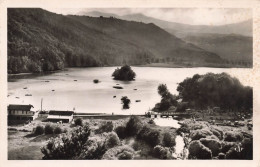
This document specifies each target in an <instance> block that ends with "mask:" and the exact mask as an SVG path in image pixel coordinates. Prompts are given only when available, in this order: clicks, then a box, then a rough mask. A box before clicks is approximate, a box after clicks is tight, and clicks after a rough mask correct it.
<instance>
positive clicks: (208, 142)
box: [200, 138, 221, 156]
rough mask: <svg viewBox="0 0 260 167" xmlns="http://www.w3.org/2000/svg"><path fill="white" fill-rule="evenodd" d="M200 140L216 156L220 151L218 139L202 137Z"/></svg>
mask: <svg viewBox="0 0 260 167" xmlns="http://www.w3.org/2000/svg"><path fill="white" fill-rule="evenodd" d="M200 142H201V143H202V144H203V145H204V146H206V147H208V148H209V149H210V150H211V152H212V155H213V156H217V155H218V153H219V152H220V151H221V143H220V142H219V141H218V140H214V139H205V138H202V139H200Z"/></svg>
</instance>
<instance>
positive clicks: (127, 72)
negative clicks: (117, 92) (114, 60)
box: [112, 65, 136, 81]
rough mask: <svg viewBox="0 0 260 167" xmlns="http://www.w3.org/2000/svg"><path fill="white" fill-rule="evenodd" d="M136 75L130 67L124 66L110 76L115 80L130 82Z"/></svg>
mask: <svg viewBox="0 0 260 167" xmlns="http://www.w3.org/2000/svg"><path fill="white" fill-rule="evenodd" d="M135 76H136V74H135V72H134V71H133V70H132V69H131V67H130V66H128V65H124V66H122V67H121V68H120V69H119V68H117V69H115V71H114V72H113V74H112V77H114V79H115V80H123V81H131V80H134V78H135Z"/></svg>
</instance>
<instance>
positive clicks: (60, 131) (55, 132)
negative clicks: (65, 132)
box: [54, 126, 62, 134]
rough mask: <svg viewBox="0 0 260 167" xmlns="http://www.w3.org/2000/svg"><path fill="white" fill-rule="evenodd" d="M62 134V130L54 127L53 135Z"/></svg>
mask: <svg viewBox="0 0 260 167" xmlns="http://www.w3.org/2000/svg"><path fill="white" fill-rule="evenodd" d="M61 133H62V130H61V128H60V127H58V126H57V127H55V129H54V134H61Z"/></svg>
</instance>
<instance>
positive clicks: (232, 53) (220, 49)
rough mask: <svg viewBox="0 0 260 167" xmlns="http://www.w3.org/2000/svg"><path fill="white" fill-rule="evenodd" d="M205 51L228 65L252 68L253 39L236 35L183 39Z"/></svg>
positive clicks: (198, 36)
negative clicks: (237, 64) (212, 53)
mask: <svg viewBox="0 0 260 167" xmlns="http://www.w3.org/2000/svg"><path fill="white" fill-rule="evenodd" d="M183 39H184V40H185V41H187V42H191V43H192V44H195V45H196V46H199V47H201V48H203V49H205V50H207V51H210V52H214V53H216V54H218V55H219V56H220V57H221V58H223V59H226V60H227V61H229V63H240V64H243V65H247V66H252V62H253V56H252V55H253V38H252V37H247V36H242V35H238V34H206V33H204V34H194V35H188V36H186V37H185V38H183Z"/></svg>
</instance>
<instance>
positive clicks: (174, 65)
mask: <svg viewBox="0 0 260 167" xmlns="http://www.w3.org/2000/svg"><path fill="white" fill-rule="evenodd" d="M120 66H121V65H112V66H100V67H65V68H64V69H61V70H55V71H42V72H37V73H34V72H22V73H11V74H8V73H7V76H8V77H9V76H10V77H11V76H19V75H37V74H50V73H56V72H61V71H67V70H68V69H70V68H74V69H76V68H102V67H120ZM130 66H132V67H156V68H229V69H234V68H252V67H251V66H249V67H248V66H239V65H238V66H226V65H221V64H214V65H185V64H181V65H179V64H169V63H151V64H143V65H130Z"/></svg>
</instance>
